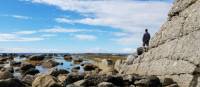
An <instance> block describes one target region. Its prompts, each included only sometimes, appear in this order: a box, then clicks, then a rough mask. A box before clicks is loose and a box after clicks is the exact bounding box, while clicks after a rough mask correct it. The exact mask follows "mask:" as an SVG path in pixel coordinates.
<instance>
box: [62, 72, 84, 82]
mask: <svg viewBox="0 0 200 87" xmlns="http://www.w3.org/2000/svg"><path fill="white" fill-rule="evenodd" d="M82 79H84V75H82V74H78V73H70V74H68V76H67V79H66V81H65V84H71V83H74V82H76V81H79V80H82Z"/></svg>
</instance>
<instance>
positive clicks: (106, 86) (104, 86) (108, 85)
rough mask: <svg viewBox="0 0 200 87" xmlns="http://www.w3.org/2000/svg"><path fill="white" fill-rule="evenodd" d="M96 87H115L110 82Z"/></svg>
mask: <svg viewBox="0 0 200 87" xmlns="http://www.w3.org/2000/svg"><path fill="white" fill-rule="evenodd" d="M98 87H115V86H114V85H113V84H112V83H110V82H102V83H99V84H98Z"/></svg>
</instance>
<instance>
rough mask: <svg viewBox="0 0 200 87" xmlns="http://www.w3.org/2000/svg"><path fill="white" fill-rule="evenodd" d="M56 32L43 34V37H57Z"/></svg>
mask: <svg viewBox="0 0 200 87" xmlns="http://www.w3.org/2000/svg"><path fill="white" fill-rule="evenodd" d="M55 36H57V35H56V34H42V35H41V37H55Z"/></svg>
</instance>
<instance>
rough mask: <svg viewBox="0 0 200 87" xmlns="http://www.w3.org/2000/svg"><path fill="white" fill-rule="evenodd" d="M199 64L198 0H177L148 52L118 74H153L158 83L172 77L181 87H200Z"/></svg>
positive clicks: (199, 6)
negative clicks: (158, 80) (158, 79)
mask: <svg viewBox="0 0 200 87" xmlns="http://www.w3.org/2000/svg"><path fill="white" fill-rule="evenodd" d="M118 65H119V64H118ZM199 65H200V0H176V1H175V2H174V5H173V7H172V9H171V10H170V12H169V17H168V20H167V22H166V23H165V24H164V25H163V26H162V27H161V29H160V31H159V32H157V33H156V34H155V36H154V37H153V38H152V39H151V41H150V49H149V50H148V52H145V53H143V54H142V55H140V56H138V58H136V59H135V60H134V61H133V64H131V65H128V64H127V65H126V66H124V64H123V67H124V68H123V67H120V72H121V73H124V74H133V73H135V74H140V75H156V76H158V77H159V78H160V79H161V80H163V79H164V78H172V79H173V80H174V81H175V82H177V83H178V85H179V86H180V87H200V66H199Z"/></svg>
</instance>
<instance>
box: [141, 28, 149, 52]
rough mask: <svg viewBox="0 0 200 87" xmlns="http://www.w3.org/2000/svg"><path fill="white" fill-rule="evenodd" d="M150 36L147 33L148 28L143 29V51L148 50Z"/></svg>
mask: <svg viewBox="0 0 200 87" xmlns="http://www.w3.org/2000/svg"><path fill="white" fill-rule="evenodd" d="M150 38H151V35H150V34H149V32H148V29H145V33H144V35H143V39H142V41H143V48H144V49H145V51H147V50H148V47H149V40H150ZM145 46H146V47H145Z"/></svg>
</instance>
